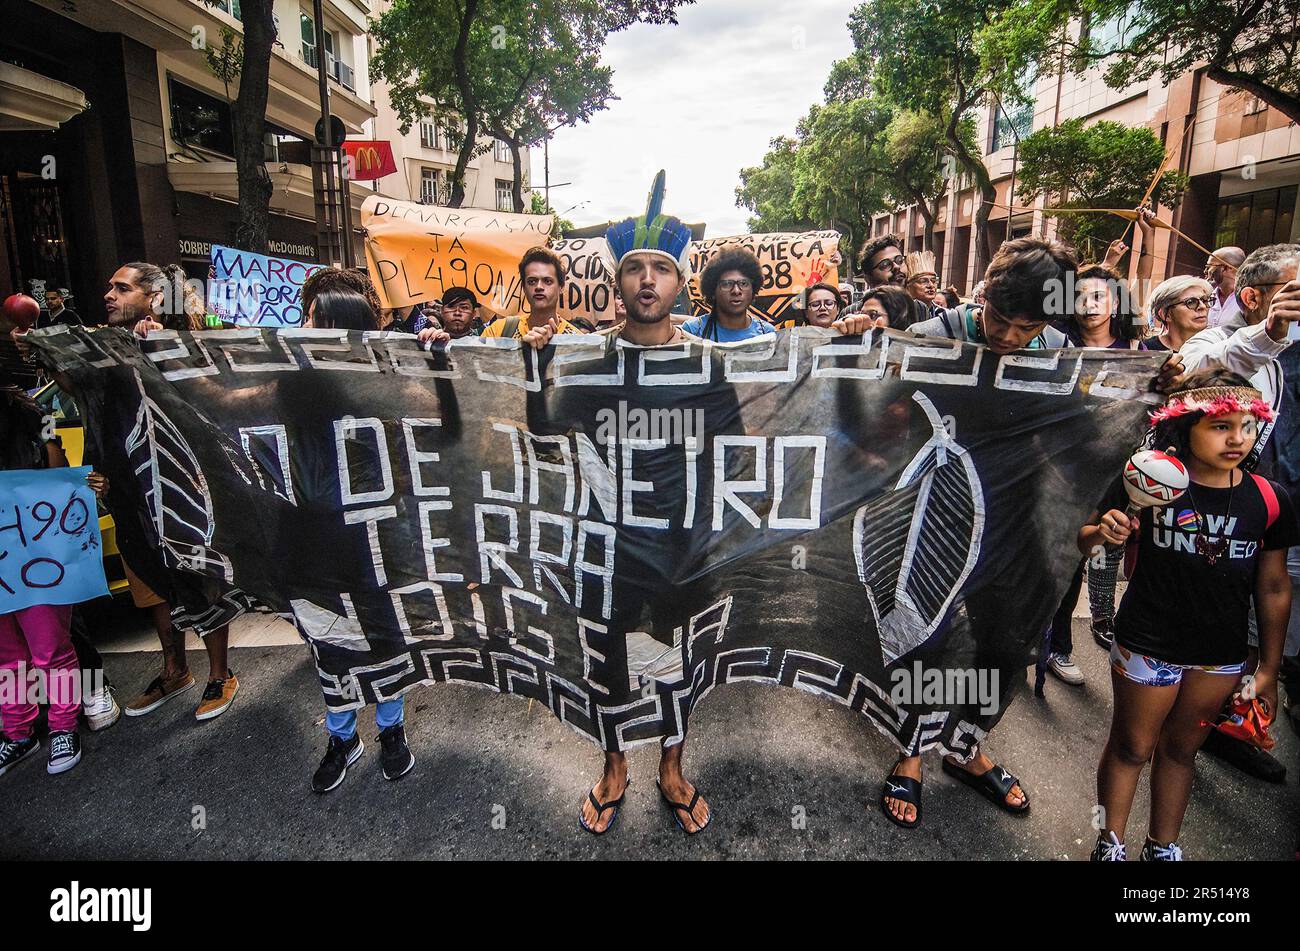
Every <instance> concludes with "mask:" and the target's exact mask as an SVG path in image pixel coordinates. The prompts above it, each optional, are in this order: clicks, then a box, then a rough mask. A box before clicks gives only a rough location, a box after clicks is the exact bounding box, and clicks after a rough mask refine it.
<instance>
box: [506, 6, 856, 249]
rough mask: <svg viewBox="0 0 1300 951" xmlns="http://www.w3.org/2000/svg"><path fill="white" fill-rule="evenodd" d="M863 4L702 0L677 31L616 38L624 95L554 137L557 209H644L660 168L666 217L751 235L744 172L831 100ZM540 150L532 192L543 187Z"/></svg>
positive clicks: (609, 213)
mask: <svg viewBox="0 0 1300 951" xmlns="http://www.w3.org/2000/svg"><path fill="white" fill-rule="evenodd" d="M855 5H856V4H855V3H854V2H852V0H762V2H756V0H699V2H697V3H696V4H695V5H694V6H690V7H685V8H683V9H682V10H681V11H680V12H679V13H678V17H677V18H678V21H679V22H678V25H677V26H649V25H640V26H635V27H633V28H632V29H630V30H626V31H624V32H622V33H619V34H616V35H614V36H613V37H611V38H610V41H609V43H608V45H607V46H606V48H605V53H604V62H605V63H606V64H607V65H609V66H612V67H613V68H614V93H615V95H617V96H618V97H619V98H618V99H617V100H615V101H613V102H611V103H610V104H609V108H608V109H607V110H605V111H604V112H601V113H598V114H597V115H596V117H595V118H594V119H592V121H591V122H590V123H589V124H587V125H580V126H578V127H577V128H565V129H561V130H559V131H558V132H556V133H555V136H554V137H553V138H552V140H551V144H550V166H551V182H552V183H553V184H554V183H559V182H572V184H570V185H566V186H564V187H562V188H552V194H551V204H552V205H553V206H554V207H555V208H556V210H558V211H560V212H566V209H569V208H570V207H571V206H573V205H575V204H578V203H580V202H584V204H582V206H581V207H579V208H575V209H573V210H571V211H567V212H566V213H565V217H567V218H569V219H571V220H572V221H573V222H574V223H575V224H578V225H585V224H592V223H596V222H600V221H607V220H618V219H620V218H626V217H627V216H628V215H633V214H638V213H639V212H641V211H643V210H644V209H645V200H646V193H647V192H648V191H649V189H650V182H651V179H653V177H654V174H655V172H657V171H658V170H659V169H661V168H662V169H665V170H666V171H667V180H668V198H667V201H666V202H665V210H666V211H667V212H668V213H670V214H675V215H677V216H678V217H679V218H681V219H682V220H684V221H688V222H699V221H703V222H705V223H707V224H708V234H709V235H711V236H715V237H716V236H719V235H727V234H738V233H742V232H744V231H745V219H746V217H747V216H748V213H747V212H746V211H745V209H743V208H737V207H736V204H735V188H736V186H737V185H738V184H739V183H740V170H741V169H742V168H744V167H746V166H749V165H757V164H758V163H759V162H761V161H762V158H763V154H764V153H765V152H766V151H767V146H768V142H769V141H770V140H771V139H772V138H773V137H774V136H778V135H789V134H791V133H793V131H794V127H795V123H796V122H798V121H799V117H800V116H802V115H803V114H804V113H805V112H806V111H807V110H808V107H809V106H810V105H812V104H813V103H816V102H821V101H822V88H823V86H824V85H825V83H826V77H827V74H828V73H829V71H830V64H831V63H832V62H833V61H834V60H836V59H839V58H841V57H843V56H846V55H848V53H849V52H851V50H852V46H853V44H852V41H851V40H850V38H849V35H848V29H847V27H846V24H847V23H848V18H849V13H850V12H851V11H852V9H853V7H854V6H855ZM544 180H545V179H544V170H543V165H542V150H541V149H535V150H534V152H533V174H532V182H533V187H534V188H536V189H540V188H541V187H542V185H543V183H544Z"/></svg>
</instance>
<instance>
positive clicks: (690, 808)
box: [655, 779, 713, 835]
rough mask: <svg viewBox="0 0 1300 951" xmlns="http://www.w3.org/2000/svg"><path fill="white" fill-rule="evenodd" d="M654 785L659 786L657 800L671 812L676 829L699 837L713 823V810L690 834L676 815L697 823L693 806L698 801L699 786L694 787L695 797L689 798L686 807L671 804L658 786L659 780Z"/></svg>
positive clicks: (661, 787) (679, 804)
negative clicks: (661, 801)
mask: <svg viewBox="0 0 1300 951" xmlns="http://www.w3.org/2000/svg"><path fill="white" fill-rule="evenodd" d="M655 785H656V786H659V798H660V799H662V800H663V801H664V802H665V803H666V804H667V805H668V808H669V809H671V810H672V812H673V821H674V822H676V823H677V828H679V829H681V830H682V831H683V832H685V833H686V834H687V835H699V834H700V833H701V832H703V831H704V830H705V829H707V828H708V827H709V824H710V823H712V822H713V810H712V809H710V810H709V818H707V819H705V820H704V825H702V826H700V827H699V828H698V829H696V830H695V831H694V832H691V831H690V830H689V829H687V828H686V823H684V822H682V817H681V816H680V815H678V813H680V812H684V813H686V814H687V815H688V816H690V817H691V821H692V822H697V821H698V820H696V818H695V804H696V803H698V802H699V801H700V787H699V786H696V787H695V795H693V796H692V797H691V802H690V805H687V804H686V803H684V802H673V801H672V800H671V799H669V798H668V794H667V793H666V792H664V787H663V786H661V785H660V784H659V780H657V779H656V780H655Z"/></svg>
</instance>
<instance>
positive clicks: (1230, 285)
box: [1205, 247, 1246, 327]
mask: <svg viewBox="0 0 1300 951" xmlns="http://www.w3.org/2000/svg"><path fill="white" fill-rule="evenodd" d="M1245 260H1246V252H1245V251H1243V250H1241V248H1235V247H1226V248H1219V250H1217V251H1214V252H1212V253H1211V254H1210V256H1209V257H1208V258H1207V259H1206V261H1205V279H1206V280H1207V281H1209V282H1210V283H1211V284H1212V285H1213V286H1214V297H1213V298H1211V300H1210V317H1209V324H1208V326H1210V327H1217V326H1219V325H1220V324H1222V323H1223V322H1224V321H1227V320H1231V319H1232V318H1233V317H1235V316H1237V314H1239V313H1240V312H1241V305H1240V303H1239V302H1238V301H1237V269H1238V268H1240V267H1241V264H1242V262H1243V261H1245Z"/></svg>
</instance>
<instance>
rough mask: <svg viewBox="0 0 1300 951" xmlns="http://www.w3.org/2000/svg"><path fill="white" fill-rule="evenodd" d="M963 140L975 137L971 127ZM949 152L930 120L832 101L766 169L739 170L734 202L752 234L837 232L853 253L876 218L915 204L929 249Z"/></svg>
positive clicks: (783, 140)
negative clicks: (811, 230) (743, 211)
mask: <svg viewBox="0 0 1300 951" xmlns="http://www.w3.org/2000/svg"><path fill="white" fill-rule="evenodd" d="M859 88H862V87H859ZM853 91H854V92H856V91H858V90H857V89H855V90H853ZM963 135H965V136H966V137H967V138H969V137H970V136H971V135H973V132H972V128H971V126H970V125H969V124H967V125H965V126H963ZM944 146H945V139H944V135H943V126H942V123H940V122H939V121H938V120H937V119H935V118H934V117H932V116H927V115H925V114H924V113H917V112H912V111H909V110H905V109H900V108H899V107H898V106H896V105H894V104H893V103H890V102H888V101H887V100H885V99H883V98H881V97H878V96H872V95H863V96H857V95H847V96H832V97H831V98H830V99H829V101H827V102H826V103H825V104H824V105H815V106H813V107H811V108H810V109H809V110H808V114H807V115H806V116H804V117H803V118H802V119H801V120H800V121H799V125H798V127H797V128H796V134H795V136H794V137H788V136H781V137H778V138H776V139H773V140H772V145H771V149H770V150H769V151H768V153H767V154H766V155H765V156H764V158H763V164H762V165H761V166H758V167H754V168H746V169H742V170H741V173H740V178H741V186H740V187H739V188H737V189H736V203H737V205H740V206H741V207H744V208H748V209H750V210H751V211H753V212H755V216H754V217H751V218H750V219H749V229H750V231H751V232H757V231H791V230H806V229H809V228H834V229H835V230H837V231H839V232H840V235H841V236H842V245H843V246H844V247H845V248H846V249H850V250H851V249H856V248H857V247H859V246H860V245H861V244H862V242H863V241H864V240H866V238H867V236H868V235H869V234H870V232H871V219H872V216H873V215H876V214H878V213H879V212H881V211H885V210H887V209H889V208H892V207H895V206H897V205H900V204H910V203H913V202H915V203H917V205H918V206H919V208H920V210H921V214H922V217H923V218H924V219H925V222H926V243H927V245H929V244H932V243H933V237H934V218H935V208H936V203H937V200H938V198H939V197H940V196H942V195H943V193H944V191H945V190H946V187H947V182H946V180H945V175H944V171H945V163H944V161H943V157H944ZM845 257H846V258H852V254H851V253H849V254H846V255H845Z"/></svg>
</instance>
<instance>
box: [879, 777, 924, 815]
mask: <svg viewBox="0 0 1300 951" xmlns="http://www.w3.org/2000/svg"><path fill="white" fill-rule="evenodd" d="M886 799H897V800H898V801H899V802H905V803H907V804H908V805H909V806H916V818H915V819H913V820H912V821H911V822H908V821H907V820H906V819H900V818H898V816H896V815H894V813H893V812H892V811H890V808H889V803H887V802H886V801H885V800H886ZM880 811H881V812H883V813H884V814H885V818H886V819H888V820H889V821H890V822H892V823H893V824H894V825H896V826H902V827H903V828H904V829H915V828H916V827H917V826H918V825H920V824H921V781H920V780H919V779H913V778H912V777H911V776H899V775H898V774H897V773H890V774H889V775H888V776H886V777H885V784H884V785H883V786H882V787H881V788H880Z"/></svg>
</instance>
